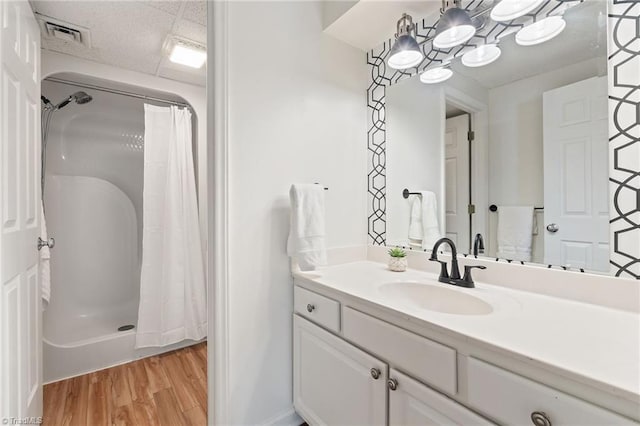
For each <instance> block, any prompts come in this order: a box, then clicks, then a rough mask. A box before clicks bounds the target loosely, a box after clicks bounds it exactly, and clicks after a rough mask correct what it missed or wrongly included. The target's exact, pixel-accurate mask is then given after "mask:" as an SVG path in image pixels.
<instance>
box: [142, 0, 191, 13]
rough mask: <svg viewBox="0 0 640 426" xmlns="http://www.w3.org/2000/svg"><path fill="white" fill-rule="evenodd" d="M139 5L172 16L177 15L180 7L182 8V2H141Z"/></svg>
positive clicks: (180, 0) (175, 0) (176, 0)
mask: <svg viewBox="0 0 640 426" xmlns="http://www.w3.org/2000/svg"><path fill="white" fill-rule="evenodd" d="M140 3H143V4H145V5H147V6H151V7H154V8H156V9H159V10H162V11H163V12H167V13H170V14H171V15H173V16H176V15H178V13H179V12H180V7H181V6H182V0H172V1H143V2H140Z"/></svg>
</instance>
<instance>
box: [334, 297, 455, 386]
mask: <svg viewBox="0 0 640 426" xmlns="http://www.w3.org/2000/svg"><path fill="white" fill-rule="evenodd" d="M342 332H343V335H344V337H345V338H346V339H348V340H351V341H352V342H354V343H356V344H358V345H360V346H361V347H363V348H365V349H367V350H369V351H371V352H372V353H374V354H376V355H378V356H380V357H382V358H383V359H384V360H386V361H387V362H389V364H390V365H392V366H395V367H397V368H399V369H401V370H403V371H404V372H406V373H408V374H410V375H412V376H413V377H415V378H417V379H419V380H422V381H424V382H425V383H427V384H429V385H431V386H433V387H435V388H438V389H440V390H442V391H443V392H446V393H448V394H451V395H454V394H455V393H456V390H457V370H456V351H455V349H452V348H450V347H448V346H444V345H442V344H440V343H437V342H434V341H433V340H429V339H427V338H424V337H422V336H418V335H417V334H414V333H411V332H409V331H406V330H403V329H402V328H399V327H396V326H394V325H391V324H389V323H386V322H384V321H380V320H378V319H376V318H373V317H371V316H369V315H366V314H363V313H361V312H358V311H356V310H354V309H351V308H347V307H345V308H344V309H343V312H342Z"/></svg>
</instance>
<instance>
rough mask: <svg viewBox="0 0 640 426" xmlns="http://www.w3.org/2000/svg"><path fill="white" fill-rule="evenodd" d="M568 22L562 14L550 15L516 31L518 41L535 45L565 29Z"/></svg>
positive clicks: (520, 43)
mask: <svg viewBox="0 0 640 426" xmlns="http://www.w3.org/2000/svg"><path fill="white" fill-rule="evenodd" d="M566 26H567V23H566V21H565V20H564V19H562V16H548V17H546V18H544V19H542V20H540V21H538V22H534V23H533V24H529V25H527V26H526V27H523V28H522V29H521V30H520V31H518V32H517V33H516V43H518V44H519V45H520V46H533V45H535V44H540V43H544V42H545V41H549V40H551V39H552V38H554V37H555V36H557V35H558V34H560V33H561V32H562V30H564V27H566Z"/></svg>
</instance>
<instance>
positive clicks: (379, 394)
mask: <svg viewBox="0 0 640 426" xmlns="http://www.w3.org/2000/svg"><path fill="white" fill-rule="evenodd" d="M294 297H295V301H294V307H295V313H294V315H293V317H294V321H293V323H294V338H293V340H294V350H293V363H294V366H293V377H294V406H295V409H296V411H297V412H298V413H299V414H300V415H301V416H302V417H303V418H304V419H305V420H306V421H307V422H309V423H310V424H312V425H329V426H342V425H349V426H360V425H367V426H368V425H392V426H395V425H398V426H400V425H402V426H405V425H416V426H417V425H420V426H423V425H425V426H426V425H465V426H466V425H491V424H494V423H492V422H496V423H497V424H501V425H536V426H562V425H575V426H588V425H593V426H605V425H606V426H610V425H611V426H613V425H640V423H638V422H636V421H634V420H632V419H630V418H628V417H624V416H621V415H619V414H616V413H614V412H612V411H609V410H607V409H605V408H603V407H601V406H598V405H596V404H600V405H602V403H600V402H599V400H597V399H592V400H591V402H588V401H585V400H583V399H580V398H577V397H575V396H573V395H570V394H567V393H564V392H561V391H559V390H557V389H555V388H553V387H551V386H547V385H546V384H544V383H540V382H538V381H537V380H532V378H535V377H537V375H536V370H535V369H531V368H528V369H527V374H526V375H527V376H528V377H525V376H523V375H520V374H518V372H517V369H516V370H515V371H514V370H511V368H513V364H511V363H509V362H507V364H509V365H511V367H509V368H504V366H501V365H493V362H495V360H494V358H493V357H491V355H487V354H488V352H486V350H484V351H478V350H477V349H476V348H475V346H474V345H469V344H468V342H464V341H463V342H460V343H456V340H452V339H451V338H445V339H444V340H446V341H447V343H446V344H445V343H443V342H441V341H437V340H433V339H432V338H429V337H431V336H432V334H431V333H429V332H425V333H424V334H422V333H421V334H416V332H417V331H416V332H411V331H408V330H407V329H406V328H410V325H408V326H406V328H403V324H404V323H403V322H402V319H399V320H398V321H395V320H394V321H390V320H389V317H386V318H385V315H384V313H378V312H377V310H376V309H370V308H366V307H365V308H361V307H360V306H359V305H358V304H357V303H354V301H353V300H341V299H340V298H339V297H335V298H334V297H331V296H329V295H323V294H320V293H317V292H315V291H311V290H309V289H305V288H302V287H299V286H296V288H295V292H294ZM336 299H337V300H336ZM354 305H355V306H354ZM352 306H354V307H352ZM413 329H414V330H415V325H414V327H413ZM427 336H429V337H427ZM440 337H441V338H442V335H440ZM438 340H441V339H440V338H439V339H438ZM481 353H483V354H484V356H480V357H479V356H478V354H481ZM483 358H484V359H483ZM496 359H498V358H496ZM500 359H502V360H504V359H505V358H504V356H503V357H502V358H500ZM487 360H491V363H489V362H487ZM510 370H511V371H510ZM570 386H575V384H573V385H570Z"/></svg>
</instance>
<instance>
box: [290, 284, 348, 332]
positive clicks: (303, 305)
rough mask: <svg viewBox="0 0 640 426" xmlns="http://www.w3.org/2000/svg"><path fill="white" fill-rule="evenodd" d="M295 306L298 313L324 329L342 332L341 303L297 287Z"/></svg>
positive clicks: (295, 290) (294, 297)
mask: <svg viewBox="0 0 640 426" xmlns="http://www.w3.org/2000/svg"><path fill="white" fill-rule="evenodd" d="M293 299H294V302H293V306H294V310H295V312H296V313H298V314H300V315H302V316H303V317H305V318H308V319H310V320H311V321H313V322H315V323H317V324H320V325H322V326H323V327H326V328H328V329H329V330H333V331H335V332H340V303H339V302H336V301H335V300H332V299H329V298H328V297H324V296H321V295H319V294H318V293H314V292H312V291H309V290H306V289H304V288H302V287H298V286H295V288H294V290H293Z"/></svg>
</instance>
